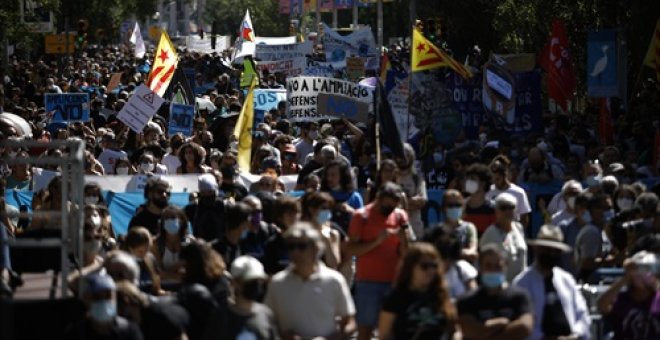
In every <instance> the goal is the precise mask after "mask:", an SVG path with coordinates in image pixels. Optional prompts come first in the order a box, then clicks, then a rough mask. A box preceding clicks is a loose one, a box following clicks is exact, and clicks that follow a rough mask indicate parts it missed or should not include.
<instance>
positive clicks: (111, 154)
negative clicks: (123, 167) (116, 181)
mask: <svg viewBox="0 0 660 340" xmlns="http://www.w3.org/2000/svg"><path fill="white" fill-rule="evenodd" d="M126 157H128V154H127V153H126V152H124V151H122V150H112V149H104V150H103V151H102V152H101V154H100V155H99V158H98V159H97V160H98V161H99V162H100V163H101V165H103V170H104V171H105V174H106V175H114V174H115V162H117V160H118V159H121V158H126Z"/></svg>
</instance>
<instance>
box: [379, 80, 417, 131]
mask: <svg viewBox="0 0 660 340" xmlns="http://www.w3.org/2000/svg"><path fill="white" fill-rule="evenodd" d="M409 77H410V74H409V73H408V72H406V71H405V70H403V71H398V70H395V69H391V70H389V71H387V79H386V80H385V93H386V94H387V101H388V102H389V104H390V107H391V108H392V116H394V121H395V122H396V126H397V128H398V129H399V136H401V138H402V139H403V138H406V136H407V138H406V140H411V139H412V138H413V137H414V136H415V135H416V134H418V133H419V129H418V128H417V127H416V126H415V117H414V116H413V115H411V114H410V113H409V112H408V96H409V94H410V86H409V84H410V82H409V79H410V78H409Z"/></svg>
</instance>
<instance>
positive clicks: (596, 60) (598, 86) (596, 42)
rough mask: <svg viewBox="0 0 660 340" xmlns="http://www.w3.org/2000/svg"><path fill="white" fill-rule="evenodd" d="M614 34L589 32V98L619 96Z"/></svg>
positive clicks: (609, 32) (609, 31)
mask: <svg viewBox="0 0 660 340" xmlns="http://www.w3.org/2000/svg"><path fill="white" fill-rule="evenodd" d="M616 52H617V46H616V32H615V31H613V30H606V31H598V32H589V39H588V42H587V93H588V95H589V97H615V96H618V95H619V83H618V78H617V58H616V56H617V53H616Z"/></svg>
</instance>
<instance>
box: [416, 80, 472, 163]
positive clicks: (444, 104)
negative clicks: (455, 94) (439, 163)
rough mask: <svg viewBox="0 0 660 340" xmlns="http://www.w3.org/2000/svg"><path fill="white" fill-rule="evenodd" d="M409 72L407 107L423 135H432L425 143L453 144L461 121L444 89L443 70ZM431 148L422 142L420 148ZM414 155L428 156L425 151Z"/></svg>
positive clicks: (448, 92) (424, 149) (445, 88)
mask: <svg viewBox="0 0 660 340" xmlns="http://www.w3.org/2000/svg"><path fill="white" fill-rule="evenodd" d="M411 75H412V82H411V86H412V88H411V89H410V107H409V110H410V114H411V115H412V116H413V117H415V126H416V127H417V128H418V129H419V130H420V131H421V132H422V133H423V134H424V135H425V136H426V135H432V136H433V140H432V141H429V142H435V143H440V144H445V145H449V144H451V143H453V142H454V139H455V138H456V136H458V134H459V133H460V132H461V128H462V121H461V115H460V113H459V112H458V111H457V110H456V109H455V108H454V105H453V103H452V98H451V93H450V91H449V90H448V89H447V84H446V83H445V81H446V80H445V72H444V70H442V69H435V70H430V71H423V72H411ZM424 140H425V141H427V140H428V139H427V138H425V139H424ZM432 148H433V145H425V146H423V147H421V148H420V150H423V151H429V150H432ZM418 155H419V156H420V157H422V158H423V157H424V156H428V155H427V154H426V153H425V152H422V153H418Z"/></svg>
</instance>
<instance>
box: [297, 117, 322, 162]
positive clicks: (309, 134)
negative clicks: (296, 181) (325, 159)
mask: <svg viewBox="0 0 660 340" xmlns="http://www.w3.org/2000/svg"><path fill="white" fill-rule="evenodd" d="M318 130H319V124H318V123H317V122H303V123H302V125H301V129H300V138H298V139H296V140H294V141H293V145H294V146H295V147H296V155H297V157H298V159H297V160H296V163H298V164H300V165H304V164H305V159H306V158H307V155H309V154H310V153H312V152H314V145H316V139H317V138H318V137H319V136H318V135H319V133H318Z"/></svg>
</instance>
